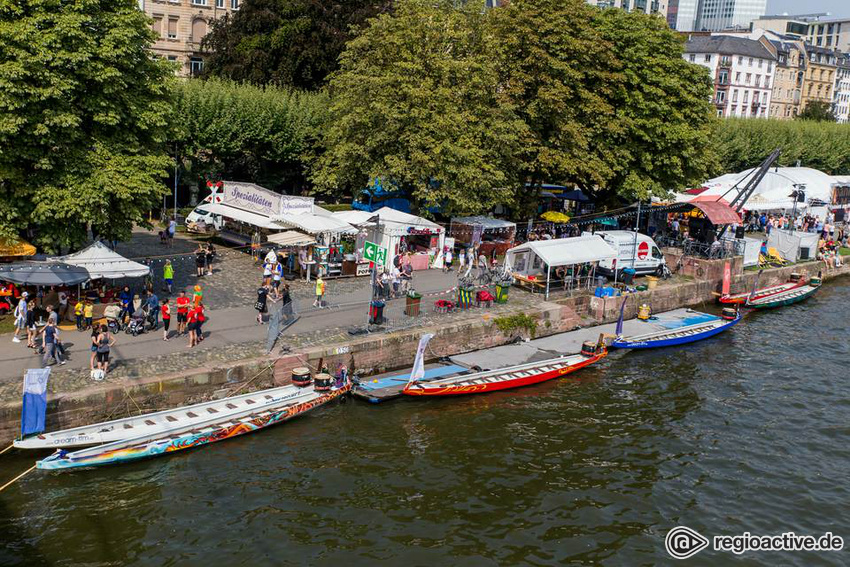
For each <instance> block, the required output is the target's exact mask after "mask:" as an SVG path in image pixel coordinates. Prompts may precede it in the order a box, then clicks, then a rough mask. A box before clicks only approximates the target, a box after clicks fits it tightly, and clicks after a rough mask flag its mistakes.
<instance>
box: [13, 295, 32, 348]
mask: <svg viewBox="0 0 850 567" xmlns="http://www.w3.org/2000/svg"><path fill="white" fill-rule="evenodd" d="M27 297H29V294H28V293H27V292H23V293H22V294H21V299H20V300H19V301H18V304H17V305H16V306H15V334H14V335H12V342H13V343H19V342H21V339H20V338H18V334H19V333H20V332H21V331H24V332H26V328H27V307H28V303H27Z"/></svg>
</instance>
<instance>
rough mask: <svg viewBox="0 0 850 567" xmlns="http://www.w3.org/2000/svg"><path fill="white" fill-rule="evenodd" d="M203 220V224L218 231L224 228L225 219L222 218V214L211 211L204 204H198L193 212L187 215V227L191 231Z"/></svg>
mask: <svg viewBox="0 0 850 567" xmlns="http://www.w3.org/2000/svg"><path fill="white" fill-rule="evenodd" d="M201 222H202V223H203V225H201V226H205V227H207V228H210V227H211V228H213V229H215V230H216V231H219V230H221V229H222V228H224V219H223V218H221V215H217V214H214V213H211V212H209V211H207V210H206V209H205V208H204V206H203V205H198V206H197V207H195V208H194V209H193V210H192V212H191V213H189V214H188V215H186V228H187V229H188V230H190V231H191V230H192V228H193V227H196V226H197V225H198V223H201Z"/></svg>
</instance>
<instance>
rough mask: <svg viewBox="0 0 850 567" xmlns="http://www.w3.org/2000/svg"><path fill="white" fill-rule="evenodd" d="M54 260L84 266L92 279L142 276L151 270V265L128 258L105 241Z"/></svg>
mask: <svg viewBox="0 0 850 567" xmlns="http://www.w3.org/2000/svg"><path fill="white" fill-rule="evenodd" d="M52 260H56V261H59V262H64V263H65V264H70V265H72V266H77V267H79V268H84V269H85V270H86V271H87V272H88V273H89V275H90V276H91V279H98V278H107V279H118V278H140V277H143V276H146V275H148V274H149V273H150V271H151V269H150V267H148V266H145V265H144V264H140V263H139V262H134V261H133V260H128V259H127V258H125V257H124V256H122V255H121V254H118V253H117V252H114V251H113V250H111V249H110V248H109V247H108V246H106V245H105V244H104V243H103V242H95V243H94V244H92V245H90V246H89V247H87V248H83V249H82V250H80V251H79V252H74V253H73V254H68V255H67V256H59V257H57V258H52Z"/></svg>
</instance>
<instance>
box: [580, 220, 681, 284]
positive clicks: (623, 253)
mask: <svg viewBox="0 0 850 567" xmlns="http://www.w3.org/2000/svg"><path fill="white" fill-rule="evenodd" d="M585 234H590V233H585ZM594 234H596V235H597V236H601V237H602V239H603V240H604V241H605V242H607V243H608V244H610V245H611V247H612V248H613V249H614V250H616V251H617V258H615V259H613V260H602V261H600V262H599V267H598V268H597V270H598V271H599V272H600V273H602V274H603V275H606V276H613V275H614V273H615V272H617V273H618V274H619V275H622V270H624V269H625V268H634V270H635V274H636V275H639V276H640V275H646V274H654V275H656V276H660V275H661V274H663V273H664V265H665V262H664V254H662V253H661V249H660V248H658V245H657V244H656V243H655V241H654V240H653V239H652V238H650V237H649V236H647V235H645V234H641V233H637V238H635V233H634V232H633V231H631V230H605V231H596V232H595V233H594ZM636 245H637V251H635V246H636Z"/></svg>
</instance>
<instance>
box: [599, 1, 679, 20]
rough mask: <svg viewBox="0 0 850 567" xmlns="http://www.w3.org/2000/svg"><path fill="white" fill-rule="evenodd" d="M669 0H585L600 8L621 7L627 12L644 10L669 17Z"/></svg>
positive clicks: (646, 12)
mask: <svg viewBox="0 0 850 567" xmlns="http://www.w3.org/2000/svg"><path fill="white" fill-rule="evenodd" d="M667 1H668V0H585V2H587V3H588V4H591V5H592V6H596V7H598V8H620V9H621V10H626V11H627V12H644V13H645V14H658V15H660V16H662V17H664V18H666V17H667Z"/></svg>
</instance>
